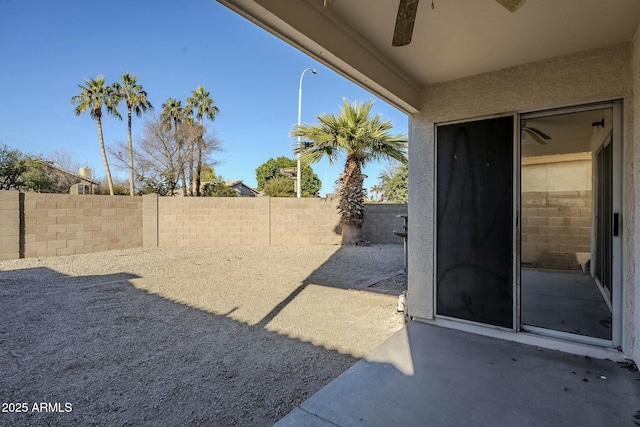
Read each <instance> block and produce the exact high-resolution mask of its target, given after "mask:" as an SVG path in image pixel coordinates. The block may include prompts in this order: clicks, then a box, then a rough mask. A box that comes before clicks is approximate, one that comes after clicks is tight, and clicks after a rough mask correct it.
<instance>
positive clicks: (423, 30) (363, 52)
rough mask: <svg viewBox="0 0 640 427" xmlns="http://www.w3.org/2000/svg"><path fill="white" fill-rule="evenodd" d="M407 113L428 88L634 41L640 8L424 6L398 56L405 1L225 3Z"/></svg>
mask: <svg viewBox="0 0 640 427" xmlns="http://www.w3.org/2000/svg"><path fill="white" fill-rule="evenodd" d="M218 1H219V2H220V3H223V4H225V5H226V6H228V7H230V8H231V9H233V10H235V11H236V12H238V13H240V14H241V15H243V16H245V17H246V18H248V19H250V20H251V21H253V22H255V23H256V24H257V25H260V26H262V27H263V28H265V29H266V30H268V31H270V32H272V33H273V34H275V35H276V36H278V37H280V38H282V39H283V40H285V41H287V42H288V43H290V44H292V45H294V46H296V47H297V48H299V49H301V50H302V51H304V52H306V53H308V54H309V55H311V56H312V57H314V58H315V59H317V60H319V61H320V62H322V63H324V64H326V65H328V66H329V67H331V68H333V69H334V70H336V71H337V72H339V73H341V74H343V75H344V76H345V77H347V78H349V79H351V80H352V81H354V82H356V83H358V84H360V85H361V86H363V87H365V88H366V89H368V90H370V91H372V92H373V93H375V94H376V95H378V96H380V97H381V98H383V99H385V100H387V101H388V102H390V103H392V104H394V105H396V106H397V107H398V108H400V109H402V110H404V111H405V112H407V113H414V112H417V111H418V108H419V96H420V91H421V90H422V89H424V88H425V87H428V86H429V85H433V84H436V83H442V82H446V81H450V80H455V79H460V78H464V77H468V76H471V75H475V74H480V73H485V72H489V71H494V70H499V69H503V68H507V67H512V66H515V65H520V64H525V63H529V62H533V61H538V60H541V59H545V58H551V57H555V56H559V55H564V54H568V53H571V52H578V51H582V50H587V49H591V48H595V47H600V46H606V45H611V44H615V43H620V42H623V41H628V40H630V39H631V38H632V37H633V36H634V34H635V32H636V31H637V29H638V26H639V25H640V1H638V0H607V1H603V0H562V1H557V0H529V1H527V2H526V3H525V4H524V6H522V7H521V8H520V9H519V10H518V11H516V12H515V13H510V12H508V11H507V10H506V9H504V8H503V7H502V6H500V5H499V4H498V3H497V2H496V1H494V0H433V8H432V4H431V2H430V1H429V0H422V1H420V3H419V7H418V13H417V17H416V21H415V27H414V33H413V40H412V42H411V44H409V45H407V46H404V47H392V46H391V39H392V35H393V29H394V25H395V18H396V13H397V9H398V1H391V0H335V1H334V2H333V3H332V4H331V5H330V6H328V7H324V6H323V0H298V1H291V0H218Z"/></svg>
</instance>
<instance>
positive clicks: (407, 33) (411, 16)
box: [324, 0, 527, 46]
mask: <svg viewBox="0 0 640 427" xmlns="http://www.w3.org/2000/svg"><path fill="white" fill-rule="evenodd" d="M334 1H335V0H324V7H327V6H329V5H330V4H331V3H333V2H334ZM418 1H419V0H400V5H399V6H398V15H397V16H396V27H395V29H394V30H393V40H392V42H391V44H392V45H393V46H406V45H408V44H409V43H411V37H412V36H413V24H414V23H415V21H416V15H417V12H418ZM496 1H497V2H498V3H500V4H501V5H502V6H503V7H504V8H506V9H507V10H508V11H509V12H515V11H516V10H518V9H519V8H520V6H522V5H523V4H524V2H525V1H527V0H496ZM431 7H433V0H432V3H431Z"/></svg>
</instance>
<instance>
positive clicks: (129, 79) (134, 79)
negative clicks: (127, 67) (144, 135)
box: [114, 71, 153, 196]
mask: <svg viewBox="0 0 640 427" xmlns="http://www.w3.org/2000/svg"><path fill="white" fill-rule="evenodd" d="M120 80H121V83H122V84H119V83H114V88H115V89H116V90H117V92H118V95H119V98H120V99H119V101H120V100H124V101H125V102H126V103H127V140H128V143H129V194H130V195H131V196H133V195H134V194H135V188H134V183H133V182H134V181H133V140H132V138H131V113H132V112H135V113H136V116H138V117H140V116H141V115H142V113H144V112H146V111H147V110H153V105H151V103H150V102H149V100H148V99H147V92H145V91H144V90H143V89H142V85H140V84H138V76H132V75H131V74H129V73H127V72H126V71H125V72H124V73H122V76H121V77H120Z"/></svg>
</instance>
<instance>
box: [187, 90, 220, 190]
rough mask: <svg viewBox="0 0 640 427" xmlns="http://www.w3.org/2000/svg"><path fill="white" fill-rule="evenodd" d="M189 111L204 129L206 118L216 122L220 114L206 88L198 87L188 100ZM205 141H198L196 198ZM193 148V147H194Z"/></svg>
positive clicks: (201, 139) (202, 139)
mask: <svg viewBox="0 0 640 427" xmlns="http://www.w3.org/2000/svg"><path fill="white" fill-rule="evenodd" d="M187 110H188V111H189V113H190V114H194V112H195V115H196V118H197V119H198V121H199V122H200V126H202V127H203V128H204V117H207V118H208V119H209V120H211V121H214V120H215V119H216V115H217V114H218V113H219V112H220V110H219V109H218V107H216V105H215V101H214V100H213V99H211V93H210V92H207V91H206V90H205V88H204V86H198V87H197V88H196V90H194V91H192V92H191V96H190V97H189V98H187ZM204 144H205V140H204V138H200V139H199V140H198V157H197V161H196V196H199V195H200V182H201V179H200V175H201V173H202V149H203V148H204V147H203V146H204ZM192 148H193V147H192ZM191 153H192V155H191V158H190V160H191V162H190V163H191V165H190V167H192V168H193V149H191Z"/></svg>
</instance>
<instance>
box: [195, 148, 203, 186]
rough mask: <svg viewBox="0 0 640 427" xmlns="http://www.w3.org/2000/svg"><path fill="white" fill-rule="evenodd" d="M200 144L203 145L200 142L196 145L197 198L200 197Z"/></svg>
mask: <svg viewBox="0 0 640 427" xmlns="http://www.w3.org/2000/svg"><path fill="white" fill-rule="evenodd" d="M202 144H203V142H202V141H200V143H198V162H197V165H196V196H197V197H200V183H201V177H200V175H202Z"/></svg>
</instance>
